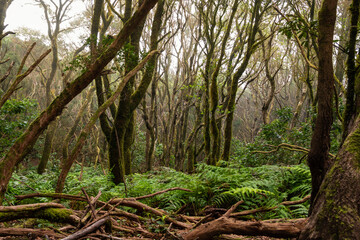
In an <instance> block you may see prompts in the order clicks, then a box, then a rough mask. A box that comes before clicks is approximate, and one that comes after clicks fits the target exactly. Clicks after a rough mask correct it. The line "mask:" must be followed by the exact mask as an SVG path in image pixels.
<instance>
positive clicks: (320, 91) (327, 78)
mask: <svg viewBox="0 0 360 240" xmlns="http://www.w3.org/2000/svg"><path fill="white" fill-rule="evenodd" d="M336 7H337V0H324V1H323V4H322V7H321V10H320V12H319V40H318V42H319V53H320V54H319V74H318V86H317V96H318V111H317V113H318V114H317V117H316V121H315V128H314V131H313V135H312V140H311V148H310V152H309V155H308V164H309V167H310V171H311V176H312V192H311V202H312V203H313V202H314V199H315V198H316V194H317V193H318V191H319V188H320V185H321V182H322V180H323V179H324V177H325V174H326V172H327V170H328V169H329V164H330V159H329V150H330V130H331V125H332V97H333V89H334V82H335V81H334V71H333V63H332V57H333V34H334V26H335V20H336ZM311 209H312V207H311V208H310V212H311Z"/></svg>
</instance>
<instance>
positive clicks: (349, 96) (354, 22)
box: [343, 0, 360, 140]
mask: <svg viewBox="0 0 360 240" xmlns="http://www.w3.org/2000/svg"><path fill="white" fill-rule="evenodd" d="M359 6H360V0H353V3H352V5H351V7H350V11H351V22H350V34H349V35H350V37H349V43H348V49H349V50H348V58H347V61H346V64H347V70H346V75H347V79H348V81H347V88H346V105H345V113H344V123H343V140H345V138H346V137H347V135H348V134H349V126H351V122H352V121H354V118H356V113H357V112H358V111H359V110H358V111H356V108H355V107H356V104H355V81H356V65H355V54H356V50H355V47H356V36H357V32H358V22H359Z"/></svg>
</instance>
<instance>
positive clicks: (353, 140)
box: [346, 127, 360, 168]
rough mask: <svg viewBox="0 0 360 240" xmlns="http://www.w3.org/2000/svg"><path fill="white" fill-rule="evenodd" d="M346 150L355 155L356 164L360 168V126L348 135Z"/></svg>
mask: <svg viewBox="0 0 360 240" xmlns="http://www.w3.org/2000/svg"><path fill="white" fill-rule="evenodd" d="M346 150H347V151H348V152H350V153H352V154H354V155H355V161H356V164H357V165H358V167H359V168H360V127H358V128H357V129H356V131H355V132H353V133H352V134H351V135H350V136H349V137H348V140H347V142H346Z"/></svg>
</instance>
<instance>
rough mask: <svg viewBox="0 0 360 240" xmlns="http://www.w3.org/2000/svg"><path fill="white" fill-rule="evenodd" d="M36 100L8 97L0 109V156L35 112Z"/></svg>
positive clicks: (24, 127)
mask: <svg viewBox="0 0 360 240" xmlns="http://www.w3.org/2000/svg"><path fill="white" fill-rule="evenodd" d="M36 110H37V102H36V101H35V100H30V99H23V100H17V99H10V100H8V101H6V102H5V104H4V105H3V107H2V108H1V109H0V157H1V156H2V155H3V154H4V152H5V151H6V149H8V147H10V146H11V145H12V144H13V143H14V141H15V140H16V139H17V138H18V137H19V136H20V135H21V134H22V132H23V131H24V129H26V127H27V126H28V125H29V123H30V122H31V121H32V120H33V119H34V117H35V116H36V114H37V111H36Z"/></svg>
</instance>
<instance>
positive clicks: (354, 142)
mask: <svg viewBox="0 0 360 240" xmlns="http://www.w3.org/2000/svg"><path fill="white" fill-rule="evenodd" d="M359 160H360V116H359V117H358V118H357V121H356V123H355V125H354V127H353V128H352V133H351V134H350V135H349V136H348V138H347V139H346V140H345V143H344V144H343V146H342V148H341V149H340V151H339V153H338V155H337V158H336V160H335V161H334V163H333V164H332V165H331V167H330V169H329V171H328V172H327V174H326V176H325V178H324V180H323V182H322V185H321V187H320V189H319V192H318V194H317V196H316V198H315V199H314V203H313V206H312V213H311V216H310V218H309V221H308V223H307V225H306V227H305V229H304V230H303V231H302V232H301V235H300V237H299V240H315V239H316V240H338V239H360V209H359V202H360V188H359V186H360V175H359Z"/></svg>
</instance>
